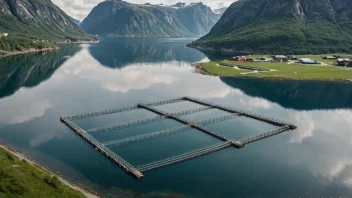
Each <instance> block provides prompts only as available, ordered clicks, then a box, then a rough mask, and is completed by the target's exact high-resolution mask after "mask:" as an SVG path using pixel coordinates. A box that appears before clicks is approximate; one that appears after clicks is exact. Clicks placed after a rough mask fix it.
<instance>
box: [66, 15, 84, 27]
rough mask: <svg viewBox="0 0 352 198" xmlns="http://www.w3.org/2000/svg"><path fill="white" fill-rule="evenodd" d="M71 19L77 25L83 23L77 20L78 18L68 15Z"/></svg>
mask: <svg viewBox="0 0 352 198" xmlns="http://www.w3.org/2000/svg"><path fill="white" fill-rule="evenodd" d="M68 17H69V18H70V19H71V21H73V22H74V23H75V24H76V25H79V24H81V21H79V20H77V19H75V18H73V17H71V16H68Z"/></svg>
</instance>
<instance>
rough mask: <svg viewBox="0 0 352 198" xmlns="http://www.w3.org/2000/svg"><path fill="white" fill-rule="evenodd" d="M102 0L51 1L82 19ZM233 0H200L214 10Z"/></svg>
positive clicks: (138, 1) (133, 0)
mask: <svg viewBox="0 0 352 198" xmlns="http://www.w3.org/2000/svg"><path fill="white" fill-rule="evenodd" d="M102 1H104V0H52V2H53V3H55V4H56V5H57V6H59V7H60V8H61V9H62V10H63V11H65V12H66V13H67V14H68V15H70V16H72V17H73V18H75V19H78V20H80V21H82V20H83V19H84V18H85V17H86V16H87V15H88V14H89V12H90V11H91V10H92V9H93V8H94V7H95V6H96V5H98V4H99V3H100V2H102ZM126 1H127V2H130V3H136V4H144V3H152V4H160V3H163V4H165V5H173V4H175V3H177V2H180V0H171V1H166V0H153V1H151V0H126ZM234 1H235V0H204V1H202V2H203V4H205V5H207V6H209V7H211V8H212V9H213V10H214V9H218V8H223V7H228V6H229V5H231V3H232V2H234ZM182 2H185V3H186V4H190V3H196V2H199V0H198V1H197V0H185V1H182Z"/></svg>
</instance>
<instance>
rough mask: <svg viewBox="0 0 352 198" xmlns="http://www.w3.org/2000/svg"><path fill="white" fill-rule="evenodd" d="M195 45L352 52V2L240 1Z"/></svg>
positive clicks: (290, 51) (293, 51)
mask: <svg viewBox="0 0 352 198" xmlns="http://www.w3.org/2000/svg"><path fill="white" fill-rule="evenodd" d="M190 46H193V47H196V48H199V49H203V50H223V51H237V52H239V51H247V52H254V53H256V52H257V53H280V54H284V53H286V54H309V53H315V54H317V53H329V52H332V53H334V52H352V1H351V0H285V1H283V0H239V1H237V2H235V3H233V4H232V5H231V6H230V7H229V8H228V9H227V10H226V12H225V13H224V14H223V15H222V17H221V19H220V20H219V21H218V23H217V24H216V25H215V26H214V27H213V28H212V30H211V31H210V33H209V34H207V35H206V36H204V37H202V38H201V39H199V40H198V41H196V42H194V43H192V44H190Z"/></svg>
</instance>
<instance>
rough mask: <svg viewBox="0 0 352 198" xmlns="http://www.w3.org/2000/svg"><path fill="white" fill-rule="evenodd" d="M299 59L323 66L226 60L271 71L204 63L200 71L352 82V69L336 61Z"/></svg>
mask: <svg viewBox="0 0 352 198" xmlns="http://www.w3.org/2000/svg"><path fill="white" fill-rule="evenodd" d="M259 57H270V56H268V55H266V56H265V55H258V56H251V58H254V59H255V58H259ZM299 58H311V59H313V60H316V61H319V62H321V63H322V64H318V65H305V64H300V63H296V62H294V61H289V62H237V61H229V60H225V61H223V62H225V63H230V64H234V65H241V66H251V67H259V68H265V69H270V71H263V72H254V71H250V70H245V69H238V68H232V67H225V66H221V65H219V62H215V61H213V62H208V63H202V64H201V68H199V69H200V70H202V71H203V73H206V74H209V75H215V76H237V77H257V78H278V79H297V80H352V68H346V67H339V66H336V65H334V64H335V62H336V60H326V59H322V56H320V55H304V56H299Z"/></svg>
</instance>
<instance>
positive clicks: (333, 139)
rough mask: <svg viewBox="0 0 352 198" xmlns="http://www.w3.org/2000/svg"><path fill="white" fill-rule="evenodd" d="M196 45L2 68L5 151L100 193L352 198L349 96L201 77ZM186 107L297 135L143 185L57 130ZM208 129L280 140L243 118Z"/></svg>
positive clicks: (172, 150)
mask: <svg viewBox="0 0 352 198" xmlns="http://www.w3.org/2000/svg"><path fill="white" fill-rule="evenodd" d="M189 42H190V40H181V39H103V40H102V41H101V43H100V44H96V45H80V46H77V45H66V46H62V49H61V50H60V51H56V52H48V53H46V54H25V55H19V56H13V57H7V58H4V59H0V141H1V142H3V143H5V144H7V145H9V146H11V147H13V148H15V149H17V150H19V151H21V152H24V153H26V154H27V155H29V156H30V157H31V158H33V159H34V160H36V161H38V162H39V163H40V164H43V165H44V166H46V167H48V168H49V169H50V170H52V171H54V172H60V173H61V174H62V175H63V176H64V177H65V178H67V179H69V180H71V181H73V182H76V183H81V184H84V185H87V186H89V187H94V188H95V189H97V190H100V191H105V190H110V191H113V190H112V188H119V189H122V190H131V191H134V192H136V193H148V192H158V191H166V192H170V193H171V194H172V193H177V194H185V195H190V196H200V197H237V196H267V197H272V196H275V197H277V196H303V197H305V196H314V197H316V196H339V195H342V196H351V195H352V155H351V153H352V130H351V129H352V109H351V108H352V84H348V83H333V82H304V81H274V80H273V81H263V80H259V79H234V78H219V77H210V76H202V75H199V74H195V73H193V69H192V67H191V66H190V65H191V63H194V62H198V61H206V60H208V58H207V56H205V55H204V54H203V53H201V52H199V51H197V50H194V49H190V48H187V47H185V44H186V43H189ZM209 57H211V58H214V57H217V56H214V55H212V56H209ZM180 96H193V97H197V98H200V99H205V100H208V101H212V102H216V103H219V104H222V105H226V106H231V107H235V108H239V109H243V110H248V111H252V112H255V113H258V114H261V115H265V116H269V117H273V118H278V119H281V120H286V121H288V122H291V123H294V124H296V125H297V126H298V129H297V130H295V131H292V132H287V133H284V134H281V135H278V136H275V137H272V138H270V139H266V140H262V141H260V142H256V143H254V144H250V145H248V146H246V147H245V148H243V149H241V150H237V149H235V148H228V149H226V150H223V151H220V152H216V153H213V154H210V155H207V156H203V157H200V158H197V159H194V160H191V161H187V162H184V163H180V164H176V165H173V166H168V167H165V168H161V169H158V170H155V171H151V172H147V173H146V174H145V178H144V180H142V181H136V180H134V179H133V178H132V177H130V176H129V175H126V174H125V173H124V172H123V171H122V170H121V169H119V168H118V167H116V166H115V165H114V164H112V163H111V162H110V161H109V160H107V159H106V158H105V157H104V156H102V155H101V154H100V153H98V152H96V151H95V150H94V149H92V147H91V146H89V145H88V144H87V143H85V142H84V141H83V140H82V139H80V138H79V137H78V136H76V135H75V134H74V133H73V132H72V131H71V130H70V129H68V128H67V127H66V126H64V125H63V124H62V123H61V122H60V121H59V116H61V115H74V114H77V113H81V112H90V111H94V110H101V109H105V108H112V107H123V106H127V105H131V104H135V103H138V102H148V101H156V100H165V99H169V98H173V97H180ZM195 107H197V105H195V104H192V103H186V102H183V103H177V104H172V105H165V106H161V107H158V108H160V109H163V110H168V111H174V112H176V111H182V110H185V109H191V108H195ZM220 115H223V112H220V111H215V110H212V111H204V112H201V113H198V114H193V115H187V116H184V117H185V118H187V119H191V120H195V121H196V120H204V119H207V118H210V117H215V116H220ZM151 116H153V114H152V113H150V112H146V111H139V110H138V111H132V112H128V113H121V114H116V115H115V114H114V115H109V116H102V117H97V118H92V119H87V120H80V121H78V122H77V123H78V124H79V125H80V126H82V127H83V128H85V129H89V128H93V127H97V126H102V125H106V124H113V123H123V122H127V121H131V120H137V119H143V118H147V117H151ZM179 125H180V124H179V123H177V122H174V121H171V120H165V121H161V122H156V123H152V124H148V125H144V126H139V127H135V128H129V129H125V130H121V131H112V132H108V133H103V134H97V135H95V137H96V138H97V139H99V140H101V141H107V140H111V139H118V138H124V137H128V136H132V135H137V134H143V133H147V132H152V131H157V130H162V129H166V128H170V127H175V126H179ZM207 128H209V129H212V130H216V131H218V132H220V133H222V134H225V135H227V136H229V137H232V138H235V139H240V138H243V137H247V136H251V135H254V134H259V133H262V132H267V131H270V130H272V129H273V127H272V126H270V125H266V124H263V123H260V122H257V121H252V120H248V119H246V118H236V119H233V120H228V121H225V122H220V123H216V124H212V125H208V126H207ZM217 142H218V140H216V139H214V138H212V137H209V136H206V135H204V134H203V133H200V132H198V131H195V130H190V131H187V132H182V133H178V134H175V135H170V136H164V137H160V138H155V139H151V140H147V141H142V142H139V143H136V144H131V145H126V146H123V147H116V148H113V149H112V150H114V151H115V152H117V153H118V154H120V155H121V156H123V157H124V158H126V159H127V160H128V161H130V162H131V163H132V164H134V165H140V164H144V163H147V162H151V161H154V160H158V159H163V158H165V157H168V156H171V155H176V154H179V153H182V152H186V151H189V150H191V149H197V148H200V147H203V146H209V145H211V144H214V143H217Z"/></svg>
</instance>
